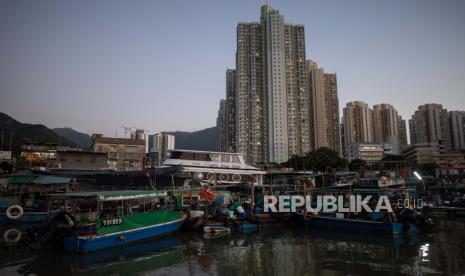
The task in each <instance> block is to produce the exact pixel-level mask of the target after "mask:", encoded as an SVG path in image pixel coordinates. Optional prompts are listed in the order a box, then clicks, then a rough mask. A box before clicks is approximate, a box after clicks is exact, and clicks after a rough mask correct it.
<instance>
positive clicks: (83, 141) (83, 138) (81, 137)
mask: <svg viewBox="0 0 465 276" xmlns="http://www.w3.org/2000/svg"><path fill="white" fill-rule="evenodd" d="M53 131H55V132H56V133H57V134H58V135H60V136H61V137H64V138H66V139H68V140H69V141H71V142H73V143H74V144H76V145H78V146H79V147H80V148H82V149H83V150H88V149H90V135H88V134H86V133H82V132H79V131H76V130H74V129H72V128H69V127H62V128H54V129H53Z"/></svg>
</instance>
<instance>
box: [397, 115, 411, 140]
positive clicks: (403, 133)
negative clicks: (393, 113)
mask: <svg viewBox="0 0 465 276" xmlns="http://www.w3.org/2000/svg"><path fill="white" fill-rule="evenodd" d="M397 128H398V129H399V146H400V147H401V148H403V147H405V146H407V145H408V141H407V124H406V122H405V120H404V119H402V116H400V115H399V116H397Z"/></svg>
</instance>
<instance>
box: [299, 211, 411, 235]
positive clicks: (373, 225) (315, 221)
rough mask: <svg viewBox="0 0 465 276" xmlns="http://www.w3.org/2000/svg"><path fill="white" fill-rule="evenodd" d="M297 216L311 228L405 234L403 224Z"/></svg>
mask: <svg viewBox="0 0 465 276" xmlns="http://www.w3.org/2000/svg"><path fill="white" fill-rule="evenodd" d="M295 216H296V219H297V221H298V222H300V223H303V224H305V225H306V226H311V227H318V228H331V229H335V230H336V229H337V230H344V231H356V232H361V233H378V234H390V235H398V234H400V233H402V232H404V225H403V224H402V223H384V222H378V221H364V220H354V219H338V218H330V217H322V216H315V217H309V218H306V217H304V215H303V214H295ZM414 229H415V227H414V226H413V225H411V227H409V230H410V231H413V230H414Z"/></svg>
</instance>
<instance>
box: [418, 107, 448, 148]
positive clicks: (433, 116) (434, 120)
mask: <svg viewBox="0 0 465 276" xmlns="http://www.w3.org/2000/svg"><path fill="white" fill-rule="evenodd" d="M409 124H410V126H409V127H410V141H411V143H412V144H424V143H438V142H441V143H444V145H445V146H446V148H449V149H450V148H452V146H451V140H450V128H449V117H448V113H447V110H446V109H444V108H442V105H440V104H425V105H420V106H419V107H418V110H417V111H415V113H414V114H413V115H412V119H411V120H410V121H409Z"/></svg>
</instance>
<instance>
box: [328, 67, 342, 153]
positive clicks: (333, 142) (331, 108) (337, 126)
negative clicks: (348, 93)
mask: <svg viewBox="0 0 465 276" xmlns="http://www.w3.org/2000/svg"><path fill="white" fill-rule="evenodd" d="M324 77H325V102H326V120H327V123H328V126H327V131H328V147H329V148H330V149H332V150H334V151H337V152H338V153H339V154H342V152H341V123H340V119H339V98H338V95H337V76H336V74H335V73H331V74H326V73H325V74H324Z"/></svg>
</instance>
